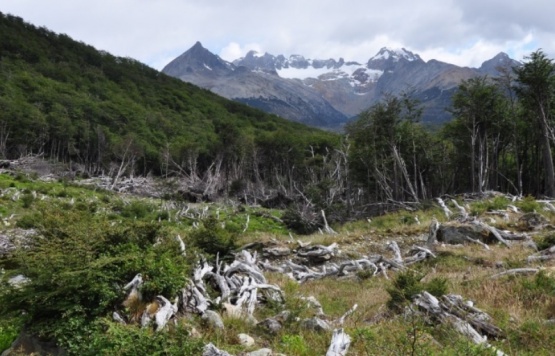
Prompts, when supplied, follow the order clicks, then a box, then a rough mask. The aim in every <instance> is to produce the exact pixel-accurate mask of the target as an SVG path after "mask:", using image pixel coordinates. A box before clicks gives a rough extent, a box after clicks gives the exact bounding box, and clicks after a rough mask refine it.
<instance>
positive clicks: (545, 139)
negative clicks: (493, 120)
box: [514, 50, 555, 197]
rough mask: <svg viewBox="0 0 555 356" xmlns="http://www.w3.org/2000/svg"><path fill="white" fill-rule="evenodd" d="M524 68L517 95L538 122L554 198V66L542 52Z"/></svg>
mask: <svg viewBox="0 0 555 356" xmlns="http://www.w3.org/2000/svg"><path fill="white" fill-rule="evenodd" d="M526 59H528V61H527V62H526V63H524V65H523V66H522V67H517V68H515V69H514V71H515V73H516V76H517V77H516V81H517V87H516V93H517V95H518V97H519V98H520V99H521V102H522V104H523V105H524V107H525V108H527V109H528V110H529V111H530V112H531V113H533V114H534V115H533V116H534V117H535V118H536V122H537V125H538V127H539V129H540V130H539V132H540V137H538V138H537V140H538V143H539V144H540V145H541V147H542V160H543V168H544V170H545V172H544V173H545V186H544V189H543V191H544V193H545V194H546V195H548V196H550V197H553V196H555V171H554V168H553V156H552V152H551V143H552V142H553V141H555V135H554V132H553V112H552V110H553V104H554V99H555V66H554V64H553V61H552V60H551V59H549V58H547V56H546V55H545V54H544V53H543V52H542V51H541V50H537V51H535V52H533V53H532V54H531V55H530V56H529V57H527V58H526Z"/></svg>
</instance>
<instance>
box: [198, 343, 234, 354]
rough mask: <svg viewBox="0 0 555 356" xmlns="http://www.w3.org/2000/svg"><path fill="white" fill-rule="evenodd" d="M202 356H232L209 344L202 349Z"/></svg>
mask: <svg viewBox="0 0 555 356" xmlns="http://www.w3.org/2000/svg"><path fill="white" fill-rule="evenodd" d="M202 356H231V354H229V353H227V352H225V351H222V350H220V349H218V348H217V347H216V346H214V344H213V343H209V344H208V345H206V346H204V348H203V349H202Z"/></svg>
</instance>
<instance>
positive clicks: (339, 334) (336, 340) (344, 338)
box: [326, 328, 351, 356]
mask: <svg viewBox="0 0 555 356" xmlns="http://www.w3.org/2000/svg"><path fill="white" fill-rule="evenodd" d="M350 345H351V338H350V337H349V335H347V333H345V331H344V330H343V329H342V328H341V329H335V330H334V331H333V336H332V338H331V344H330V347H329V348H328V352H327V353H326V356H345V355H347V351H349V346H350Z"/></svg>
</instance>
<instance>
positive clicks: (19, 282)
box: [8, 274, 31, 288]
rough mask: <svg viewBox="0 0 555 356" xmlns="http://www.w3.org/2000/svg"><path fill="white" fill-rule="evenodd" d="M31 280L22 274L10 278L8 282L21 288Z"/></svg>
mask: <svg viewBox="0 0 555 356" xmlns="http://www.w3.org/2000/svg"><path fill="white" fill-rule="evenodd" d="M30 281H31V280H30V279H29V278H27V277H25V276H24V275H22V274H18V275H17V276H15V277H12V278H10V279H8V284H9V285H10V286H12V287H14V288H21V287H22V286H23V285H24V284H27V283H29V282H30Z"/></svg>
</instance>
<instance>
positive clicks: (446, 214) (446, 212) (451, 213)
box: [436, 198, 453, 219]
mask: <svg viewBox="0 0 555 356" xmlns="http://www.w3.org/2000/svg"><path fill="white" fill-rule="evenodd" d="M436 200H437V202H438V203H439V206H441V208H442V209H443V213H444V214H445V216H446V217H447V219H449V218H450V217H451V215H453V212H452V211H451V210H450V209H449V208H448V207H447V205H445V202H444V201H443V199H441V198H437V199H436Z"/></svg>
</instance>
